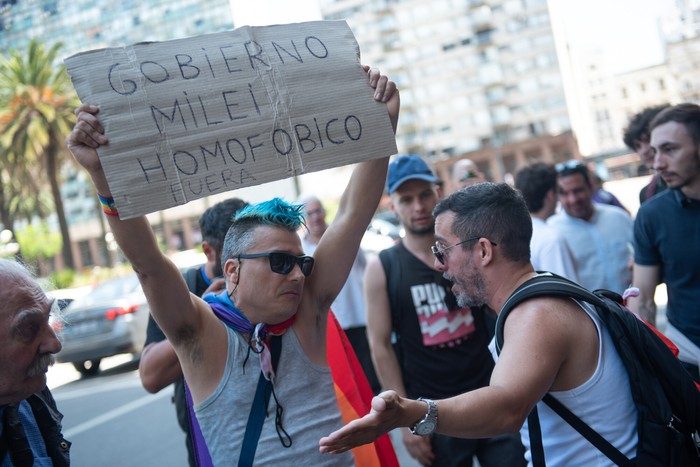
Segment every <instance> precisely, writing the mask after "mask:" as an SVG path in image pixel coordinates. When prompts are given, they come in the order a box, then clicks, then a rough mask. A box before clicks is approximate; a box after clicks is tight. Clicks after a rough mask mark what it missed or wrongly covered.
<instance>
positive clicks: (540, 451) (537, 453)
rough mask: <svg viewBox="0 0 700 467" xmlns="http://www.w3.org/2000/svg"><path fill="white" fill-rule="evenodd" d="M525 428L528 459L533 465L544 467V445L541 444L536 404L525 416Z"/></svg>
mask: <svg viewBox="0 0 700 467" xmlns="http://www.w3.org/2000/svg"><path fill="white" fill-rule="evenodd" d="M527 430H528V433H529V434H530V459H531V460H532V465H533V467H545V463H544V446H542V427H540V417H539V416H538V415H537V405H535V406H534V407H533V408H532V410H531V411H530V415H528V416H527Z"/></svg>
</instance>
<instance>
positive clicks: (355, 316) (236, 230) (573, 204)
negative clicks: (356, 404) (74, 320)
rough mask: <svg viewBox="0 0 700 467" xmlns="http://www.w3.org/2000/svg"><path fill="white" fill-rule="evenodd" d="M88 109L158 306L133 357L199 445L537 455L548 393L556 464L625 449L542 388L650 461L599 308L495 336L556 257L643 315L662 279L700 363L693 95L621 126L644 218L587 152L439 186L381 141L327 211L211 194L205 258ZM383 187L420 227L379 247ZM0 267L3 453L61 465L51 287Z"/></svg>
mask: <svg viewBox="0 0 700 467" xmlns="http://www.w3.org/2000/svg"><path fill="white" fill-rule="evenodd" d="M367 77H368V82H369V84H370V86H371V87H372V88H373V89H374V96H375V99H376V100H377V101H379V102H382V103H384V104H385V105H386V107H387V110H388V114H389V118H390V120H391V123H392V126H393V129H394V131H396V125H397V120H398V115H399V93H398V90H397V88H396V85H395V84H394V83H393V82H392V81H391V80H389V79H388V78H387V77H386V76H384V75H382V74H380V73H379V71H378V70H376V69H368V71H367ZM76 114H77V123H76V124H75V126H74V128H73V130H72V132H71V134H70V135H69V137H68V139H67V146H68V148H69V150H70V151H71V152H72V154H73V156H74V158H75V160H76V161H77V162H78V163H79V164H80V165H81V166H82V167H83V168H84V169H85V170H86V171H87V173H88V174H89V175H90V177H91V180H92V182H93V184H94V187H95V189H96V191H97V193H98V195H99V198H100V201H101V203H102V204H103V206H104V208H105V213H106V214H108V215H107V216H106V217H107V219H108V222H109V226H110V229H111V231H112V232H113V234H114V237H115V240H116V241H117V243H118V244H119V246H120V248H121V250H122V251H123V253H124V255H125V257H126V258H127V259H128V260H129V262H130V263H131V265H132V266H133V268H134V271H135V272H136V274H137V275H138V277H139V280H140V282H141V284H142V287H143V289H144V292H145V294H146V297H147V299H148V302H149V305H150V309H151V313H152V317H151V321H150V323H149V327H148V337H147V341H146V345H145V348H144V351H143V354H142V357H141V363H140V367H139V374H140V377H141V380H142V383H143V385H144V387H145V388H146V389H147V390H148V391H150V392H157V391H160V390H162V389H163V388H165V387H166V386H169V385H171V384H173V383H174V387H175V401H176V411H177V415H178V420H179V422H180V424H181V426H182V428H183V430H184V431H185V433H186V434H187V437H186V444H187V447H188V462H189V464H190V465H193V466H194V465H200V466H201V465H253V463H254V464H255V465H290V464H294V463H306V464H308V465H314V466H316V465H363V463H365V462H370V461H369V460H368V459H372V462H376V463H377V464H374V465H396V463H397V461H396V457H395V455H394V453H393V450H392V448H391V443H390V442H387V441H388V438H386V436H384V435H385V433H387V432H388V431H390V430H393V429H396V428H401V432H400V440H401V442H402V443H403V444H404V445H405V448H406V450H407V452H408V453H409V455H410V456H411V457H413V458H414V459H416V460H417V461H418V462H419V463H420V464H422V465H435V466H451V465H454V466H459V465H472V462H473V459H474V458H476V459H478V462H479V464H480V465H482V466H484V467H488V466H500V465H509V466H517V465H526V464H530V465H532V464H533V457H532V450H531V440H530V437H529V431H528V429H529V428H531V427H528V424H529V423H530V422H529V421H528V420H527V418H528V415H529V414H530V413H531V412H532V411H533V410H536V411H537V413H538V414H539V429H540V430H541V437H542V445H543V449H544V460H546V463H547V464H549V465H574V464H576V465H611V461H610V460H609V459H608V458H607V457H605V455H604V454H603V453H602V452H600V451H598V450H597V449H595V448H594V447H593V446H591V445H590V444H588V442H587V441H586V440H585V439H584V438H583V437H582V436H581V435H580V434H579V433H578V432H576V431H575V430H574V429H573V428H572V427H571V426H569V425H568V424H567V423H566V422H565V421H564V420H563V419H561V418H560V417H559V416H558V415H557V414H556V413H554V412H552V410H551V409H549V408H548V407H547V406H545V405H543V404H542V402H541V400H542V398H543V396H544V395H545V394H551V395H554V396H555V397H556V398H557V399H558V400H559V401H561V402H562V403H563V404H564V405H566V406H567V407H568V408H569V409H570V410H571V411H573V412H576V413H578V414H580V417H581V418H582V419H584V420H585V421H586V423H588V424H589V426H591V427H592V428H593V429H594V430H596V431H597V432H598V433H600V435H601V436H603V437H604V438H605V439H606V440H607V441H609V442H610V443H611V444H613V445H614V446H615V447H616V448H617V449H618V450H619V451H620V452H622V453H623V454H624V455H625V456H627V457H629V458H634V456H635V452H636V449H637V443H638V437H637V425H636V422H637V407H636V405H635V401H634V400H633V398H632V395H631V392H630V382H629V378H628V375H627V370H626V369H625V367H624V365H623V364H622V363H621V358H620V356H619V355H618V353H617V351H616V350H615V347H614V345H613V343H612V342H611V337H610V334H609V332H608V331H607V330H606V328H605V327H604V326H603V325H602V323H601V319H600V317H599V316H598V315H597V313H596V311H595V309H594V308H593V307H591V306H587V305H586V304H584V303H581V302H576V301H573V300H570V299H565V298H557V297H547V296H545V297H538V298H533V299H531V300H528V301H526V302H523V303H521V304H519V305H517V306H516V308H515V309H514V310H513V313H511V314H510V315H509V319H508V320H507V321H506V324H505V328H504V329H505V330H504V333H505V337H506V339H505V340H506V341H507V344H506V345H504V347H503V349H502V350H501V352H500V354H498V355H497V354H496V353H495V351H494V348H493V345H492V344H491V342H492V339H493V335H494V325H495V319H496V316H497V315H498V313H499V311H500V310H501V308H502V306H503V304H504V303H505V302H506V300H507V299H508V297H509V296H511V294H512V293H513V292H514V291H515V290H516V289H517V288H518V287H519V286H520V285H522V284H524V283H525V282H527V281H528V280H530V279H531V278H533V277H535V276H536V275H537V274H538V272H539V271H549V272H554V273H556V274H558V275H561V276H564V277H567V278H569V279H571V280H573V281H574V282H577V283H579V284H581V285H582V286H583V287H585V288H587V289H590V290H593V289H608V290H611V291H613V292H616V293H619V294H622V293H623V292H625V290H626V289H628V288H629V287H630V286H633V287H635V288H636V289H638V291H639V294H638V297H636V298H630V301H629V304H630V307H631V309H632V310H633V311H635V312H637V313H638V314H639V315H640V316H641V317H642V318H644V319H645V320H647V321H649V322H650V323H654V321H655V315H656V306H655V303H654V291H655V288H656V286H657V285H658V284H660V283H665V284H666V286H667V288H668V297H669V299H668V305H667V316H668V321H669V324H668V328H667V329H666V332H667V334H668V336H669V337H670V338H671V339H672V340H673V341H674V343H675V344H676V345H677V346H678V347H679V349H680V354H679V358H680V360H681V361H682V362H683V363H684V365H685V366H686V368H687V369H688V371H689V372H691V374H692V375H693V376H694V378H695V379H696V380H700V374H698V367H699V366H700V313H697V308H698V305H697V304H698V303H700V269H699V268H698V267H697V264H698V262H699V261H700V241H698V239H700V106H697V105H694V104H679V105H675V106H662V107H658V108H653V109H646V110H645V111H643V112H641V113H640V114H638V115H636V116H634V117H633V118H632V119H631V120H630V124H629V127H628V128H627V130H626V132H625V136H624V142H625V144H627V145H628V146H629V147H630V148H631V149H632V150H634V151H635V152H637V153H638V154H639V156H640V159H641V163H642V164H643V165H644V166H646V167H647V168H649V169H650V170H653V171H654V175H653V177H652V179H651V181H650V183H649V185H647V186H645V187H644V189H643V190H642V192H641V193H640V201H641V202H642V203H643V204H642V206H641V208H640V210H639V212H638V213H637V214H636V218H634V219H633V218H632V217H631V216H630V214H629V212H627V211H626V210H625V209H624V208H622V207H620V206H616V205H615V202H614V201H613V199H614V197H612V198H611V197H609V196H607V195H605V193H602V192H600V191H599V187H597V185H596V179H595V174H594V173H592V172H591V171H589V169H588V167H587V166H586V164H585V163H583V162H582V161H578V160H573V161H565V162H561V163H558V164H549V163H545V162H538V163H534V164H532V165H529V166H527V167H523V168H521V170H520V171H519V172H518V173H517V174H516V175H515V178H514V187H513V186H510V185H509V184H507V183H493V182H490V181H488V180H487V177H486V176H485V174H484V173H483V172H481V171H480V170H479V168H478V167H477V165H476V164H474V162H472V161H469V160H466V159H463V160H460V161H458V162H456V163H455V164H454V166H453V168H452V171H451V179H450V180H448V181H447V182H448V183H447V185H445V184H444V183H443V181H442V180H439V179H438V178H437V177H436V176H435V174H434V172H433V171H432V170H431V168H430V167H429V165H428V164H427V163H426V161H425V160H424V159H422V158H421V157H420V156H418V155H400V156H397V157H395V158H394V159H393V160H392V161H391V163H389V156H391V155H390V154H387V155H386V157H383V158H380V159H376V160H371V161H366V162H362V163H360V164H358V165H357V167H356V168H355V169H354V172H353V174H352V176H351V178H350V181H349V183H348V185H347V187H346V188H345V191H344V193H343V195H342V198H341V200H340V205H339V207H338V210H337V213H336V214H335V217H334V219H333V221H332V222H331V223H330V224H327V222H326V211H325V208H324V206H323V204H322V202H321V200H320V199H319V198H318V197H316V196H313V195H309V196H305V197H303V198H302V199H300V200H298V202H297V203H290V202H287V201H284V200H281V199H278V198H275V199H272V200H269V201H266V202H262V203H259V204H255V205H249V204H248V203H246V202H245V201H243V200H240V199H238V198H232V199H230V200H227V201H224V202H222V203H219V204H217V205H215V206H212V207H211V208H209V209H208V210H207V211H206V212H205V213H204V214H203V215H202V217H201V218H200V229H201V231H202V250H203V251H204V253H205V255H206V258H207V262H206V264H204V265H203V266H201V267H198V268H194V269H192V270H190V271H187V272H185V273H184V275H183V274H182V273H181V272H180V271H179V270H178V269H177V267H175V265H174V264H173V263H172V262H171V261H170V260H169V259H168V258H167V257H166V256H165V255H164V254H163V253H162V252H161V251H160V249H159V247H158V243H157V241H156V239H155V236H154V234H153V232H152V230H151V227H150V225H149V223H148V220H147V219H146V217H137V218H134V219H129V220H121V219H120V218H119V217H118V215H114V214H115V213H116V208H115V206H114V202H113V199H112V198H111V193H110V190H109V185H108V183H107V179H106V177H105V174H104V172H103V170H102V167H101V165H100V162H99V158H98V157H97V148H98V147H100V146H102V145H106V144H108V143H109V140H108V137H109V135H108V134H105V130H104V128H103V126H102V125H101V123H100V119H99V109H98V108H97V107H96V106H93V105H90V104H83V105H81V107H80V108H79V109H78V110H77V113H76ZM446 189H449V191H450V193H449V195H446V193H445V191H446ZM384 192H386V194H387V195H388V197H389V201H390V202H389V209H390V210H391V211H392V212H393V213H394V214H395V215H396V217H397V218H398V220H399V221H400V223H401V224H402V226H403V227H404V229H405V236H404V237H403V238H401V239H400V240H399V241H398V243H396V244H395V245H394V246H392V247H390V248H388V249H386V250H384V251H381V252H380V253H379V254H378V255H376V256H369V255H367V254H366V253H365V252H363V251H362V249H361V248H360V240H361V238H362V236H363V234H364V232H365V228H366V226H367V225H368V224H369V222H370V220H371V218H372V216H373V215H374V214H375V212H376V210H377V206H378V204H379V201H380V198H381V197H382V195H383V193H384ZM0 278H1V279H2V284H3V287H2V289H1V290H0V294H1V295H2V298H3V307H2V310H1V315H0V336H1V338H0V346H1V347H0V374H2V375H3V377H2V380H1V381H0V418H1V419H2V424H1V425H0V426H1V429H2V432H1V436H0V464H1V465H2V466H5V465H16V466H20V465H68V464H69V448H70V442H69V441H68V440H65V439H64V438H63V436H62V434H61V419H62V416H61V414H60V412H59V408H58V407H56V404H55V403H54V401H53V398H52V397H51V393H50V391H49V390H48V388H47V387H46V377H45V373H46V371H47V368H48V366H49V365H50V364H51V363H52V362H53V354H55V353H57V352H58V351H59V350H60V348H61V344H60V342H59V340H58V338H57V336H56V334H55V333H54V330H53V329H52V328H51V327H50V326H49V321H48V319H49V314H50V313H52V312H55V311H57V310H56V307H57V305H56V303H57V302H55V301H52V300H51V299H50V298H48V296H47V295H46V293H44V292H43V291H42V290H41V288H40V287H39V285H38V282H37V280H36V279H35V278H34V277H33V276H32V274H31V273H30V272H29V271H28V270H27V269H26V268H25V267H24V266H23V265H21V264H20V263H18V262H16V261H12V260H0ZM164 291H167V292H165V293H164ZM330 313H332V315H331V314H330ZM333 323H337V324H338V326H339V328H341V329H342V333H341V334H342V335H343V336H346V337H347V342H349V346H345V347H343V346H342V345H341V346H340V347H341V348H345V349H346V350H347V352H348V355H345V357H347V358H349V359H350V360H351V361H355V360H356V361H357V362H358V363H359V366H358V367H359V368H360V369H361V371H360V373H359V374H358V375H357V379H358V381H359V382H358V387H360V389H359V391H360V392H363V393H368V394H369V395H370V398H371V396H372V395H375V397H374V398H372V399H371V405H370V400H369V398H367V397H364V399H363V400H364V402H365V404H366V405H365V413H366V412H369V413H368V414H367V415H365V416H364V417H362V418H360V419H357V420H354V421H351V419H348V418H346V416H345V412H344V411H343V410H342V407H343V404H344V402H343V400H340V399H342V398H341V397H340V395H339V391H338V387H339V384H340V383H339V382H338V375H337V374H336V373H335V372H334V369H333V367H332V365H331V364H329V362H330V361H331V360H334V359H335V358H336V355H335V354H334V352H337V348H338V346H336V345H334V344H333V345H332V344H331V343H330V341H331V339H335V337H331V334H332V335H333V336H335V332H334V331H333V332H332V331H331V329H332V328H333ZM342 339H345V337H342ZM363 374H364V376H363ZM365 396H366V394H365ZM357 415H360V416H361V415H364V413H359V414H357ZM354 418H357V417H354ZM348 422H349V423H348ZM518 432H520V436H518V435H517V433H518ZM368 443H369V446H370V449H367V446H365V447H360V446H362V445H366V444H368ZM331 454H332V455H331ZM367 465H369V464H367Z"/></svg>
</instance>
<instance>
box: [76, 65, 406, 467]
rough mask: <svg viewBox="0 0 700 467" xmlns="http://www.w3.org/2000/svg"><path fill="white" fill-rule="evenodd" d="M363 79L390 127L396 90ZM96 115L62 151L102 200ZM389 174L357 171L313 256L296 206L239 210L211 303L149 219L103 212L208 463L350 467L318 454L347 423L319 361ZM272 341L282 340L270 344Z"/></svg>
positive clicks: (84, 113)
mask: <svg viewBox="0 0 700 467" xmlns="http://www.w3.org/2000/svg"><path fill="white" fill-rule="evenodd" d="M367 71H368V78H369V84H370V86H371V87H372V88H374V98H375V100H377V101H379V102H383V103H386V105H387V108H388V111H389V116H390V119H391V123H392V126H393V128H394V131H395V130H396V123H397V119H398V111H399V96H398V91H397V90H396V85H395V84H394V83H393V82H392V81H389V80H388V79H387V78H386V76H383V75H380V73H379V71H378V70H376V69H368V70H367ZM97 112H98V109H97V108H96V107H95V106H91V105H88V104H84V105H82V106H81V107H80V108H79V109H78V111H77V115H78V120H77V123H76V125H75V127H74V128H73V131H72V132H71V134H70V135H69V137H68V139H67V145H68V147H69V149H70V150H71V152H72V153H73V155H74V157H75V158H76V160H77V161H78V162H79V163H80V164H81V165H82V166H83V167H85V168H86V169H87V171H88V172H89V174H90V176H91V177H92V180H93V182H94V184H95V188H96V190H97V192H98V193H99V194H100V195H101V196H102V197H103V198H104V197H107V196H109V193H110V192H109V186H108V184H107V180H106V177H105V175H104V172H103V170H102V168H101V165H100V162H99V159H98V157H97V152H96V148H97V147H98V146H100V145H103V144H107V142H108V141H107V138H106V137H105V135H104V129H103V127H102V125H101V124H100V122H99V120H98V119H97V115H96V114H97ZM387 157H388V155H387ZM386 166H387V158H382V159H377V160H372V161H367V162H363V163H361V164H358V166H357V167H356V168H355V170H354V172H353V174H352V177H351V179H350V182H349V183H348V186H347V187H346V189H345V192H344V193H343V196H342V198H341V202H340V207H339V209H338V213H337V215H336V217H335V220H334V222H333V224H332V225H331V226H330V227H329V229H328V232H326V234H325V235H324V236H323V238H322V239H321V241H320V243H319V245H318V248H317V249H316V252H315V256H314V258H311V257H308V256H304V251H303V250H302V248H301V240H300V238H299V236H298V235H297V233H296V231H297V229H298V227H299V225H300V224H301V216H300V215H299V211H300V208H299V207H298V206H293V205H289V204H287V203H284V202H282V201H281V200H272V201H268V202H265V203H261V204H258V205H255V206H249V207H248V208H246V209H244V210H242V211H240V212H239V213H238V215H237V217H236V219H235V221H234V222H233V223H232V226H231V227H230V230H229V232H228V233H227V236H226V238H225V240H224V249H223V257H222V261H223V272H224V277H225V279H226V291H225V292H224V293H223V294H219V295H214V296H213V297H211V296H210V297H208V302H205V301H203V300H202V299H200V298H199V297H196V296H195V295H193V294H190V293H189V291H188V290H187V286H186V284H185V281H184V279H183V278H182V275H181V274H180V272H179V271H178V269H177V267H175V265H174V264H173V263H172V262H171V261H170V260H168V258H167V257H166V256H164V255H163V254H162V253H161V252H160V250H159V249H158V244H157V242H156V240H155V238H154V235H153V233H152V231H151V228H150V226H149V224H148V221H147V219H146V217H145V216H144V217H139V218H135V219H129V220H120V219H119V218H118V217H117V216H113V215H109V216H107V217H108V219H109V224H110V227H111V229H112V232H113V233H114V235H115V239H116V240H117V243H118V244H119V245H120V247H121V248H122V251H123V252H124V254H125V256H126V257H127V258H128V259H129V261H130V262H131V264H132V266H133V268H134V270H135V271H136V273H137V274H138V276H139V280H140V281H141V284H142V286H143V289H144V292H145V294H146V297H147V298H148V302H149V304H150V307H151V312H152V313H153V316H154V317H155V319H156V321H157V322H158V324H159V325H160V327H161V328H162V329H163V332H164V333H165V335H166V336H167V337H168V339H169V340H170V342H171V343H172V345H173V347H174V348H175V351H176V353H177V356H178V359H179V360H180V364H181V366H182V371H183V374H184V376H185V380H186V382H187V384H188V387H189V390H190V393H191V397H192V400H193V402H194V406H195V413H196V414H197V419H198V421H199V423H200V426H201V429H202V433H203V434H204V440H205V441H206V444H207V447H208V449H209V453H210V454H211V457H212V459H211V460H212V461H213V464H214V465H237V464H240V465H251V464H253V461H254V462H255V464H256V465H294V464H301V463H303V464H305V465H314V466H316V465H352V464H353V456H352V455H343V456H342V457H338V458H330V457H324V456H321V455H320V454H319V451H318V439H319V438H320V437H321V435H322V434H323V433H324V432H327V431H328V428H329V427H336V428H337V427H340V426H341V425H342V418H341V413H340V408H339V406H338V404H337V402H336V396H335V390H334V386H333V381H332V379H331V375H330V370H329V366H328V361H327V358H326V323H327V319H328V310H329V308H330V305H331V303H332V302H333V299H334V298H335V297H336V295H337V294H338V292H339V291H340V289H341V288H342V286H343V284H344V283H345V280H346V278H347V275H348V273H349V271H350V268H351V267H352V263H353V261H354V259H355V255H356V254H357V250H358V248H359V244H360V240H361V238H362V235H363V234H364V231H365V228H366V226H367V225H368V224H369V221H370V219H371V217H372V215H373V214H374V211H375V209H376V207H377V204H378V202H379V198H380V197H381V194H382V188H383V182H384V179H385V177H386ZM212 311H213V312H212ZM224 323H225V324H224ZM268 334H270V335H273V336H274V335H282V334H283V336H282V338H281V339H276V338H272V340H271V341H270V347H268V345H267V343H268V340H267V339H266V336H267V335H268ZM275 342H277V346H276V345H275V344H274V343H275ZM276 347H277V348H278V349H279V357H278V358H276V357H275V354H276V353H277V352H276ZM275 361H276V363H277V365H276V370H275V369H274V367H275ZM261 369H262V370H264V374H265V375H266V377H267V378H268V381H265V378H261V377H260V374H261ZM269 380H271V381H269ZM256 385H257V386H262V387H263V388H264V390H263V391H259V390H257V389H256ZM265 393H267V396H268V397H269V396H271V397H272V399H274V400H270V402H269V405H267V406H266V405H265V404H264V403H263V404H262V406H260V405H259V403H258V401H256V399H257V398H258V395H260V399H264V397H265ZM252 406H255V407H259V408H260V410H259V411H255V410H252V408H251V407H252ZM268 412H269V416H267V417H266V416H265V415H266V413H268ZM254 426H255V427H258V429H259V430H260V431H258V433H259V434H258V435H256V437H259V441H257V442H254V443H253V453H252V457H250V451H249V450H247V448H246V449H244V446H249V444H248V443H247V442H245V438H247V437H248V434H249V433H254V431H253V427H254ZM244 459H247V460H244ZM239 460H240V462H239Z"/></svg>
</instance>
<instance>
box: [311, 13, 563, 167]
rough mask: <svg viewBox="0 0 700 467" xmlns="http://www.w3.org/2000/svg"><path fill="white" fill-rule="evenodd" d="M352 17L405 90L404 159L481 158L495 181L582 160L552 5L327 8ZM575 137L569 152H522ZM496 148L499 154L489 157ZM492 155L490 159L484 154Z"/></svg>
mask: <svg viewBox="0 0 700 467" xmlns="http://www.w3.org/2000/svg"><path fill="white" fill-rule="evenodd" d="M320 5H321V12H322V14H323V17H324V18H325V19H345V20H347V22H348V24H349V25H350V27H351V28H352V30H353V32H354V33H355V36H356V37H357V39H358V42H359V44H360V50H361V53H362V61H363V63H367V64H372V65H377V66H379V67H380V68H381V69H382V70H383V71H385V72H386V73H387V74H388V75H389V76H391V77H392V78H393V79H394V80H395V81H396V82H397V84H398V86H399V88H400V91H401V117H400V119H399V130H398V132H397V140H398V145H399V149H400V150H401V151H402V152H417V153H419V154H422V155H424V156H427V157H429V158H432V159H434V160H435V161H436V162H437V161H441V160H448V161H453V160H455V159H454V156H463V155H465V154H468V153H472V152H474V151H479V153H478V154H477V155H476V156H477V159H480V160H477V161H476V162H477V163H478V164H479V165H480V167H481V168H482V169H483V170H485V171H486V172H487V173H488V174H489V175H490V176H491V177H492V178H494V179H502V177H503V175H505V173H506V172H512V170H511V168H512V167H515V166H516V165H517V163H525V162H526V161H527V160H528V158H530V157H534V158H539V156H542V155H543V154H544V153H545V152H548V153H549V156H550V157H554V156H553V154H554V155H556V154H555V153H557V152H560V153H561V154H559V156H557V157H555V158H568V157H573V156H575V155H576V148H575V141H573V138H572V137H571V136H570V130H571V123H570V120H569V116H568V112H567V106H566V99H565V95H564V87H563V82H562V77H561V73H560V69H559V63H558V58H557V51H556V47H555V42H554V35H553V31H552V25H551V22H550V15H549V10H548V5H547V1H546V0H431V1H426V0H320ZM562 134H564V135H566V134H568V135H569V139H568V140H567V142H566V143H565V144H563V146H561V147H560V148H558V149H557V148H552V147H549V148H548V149H545V148H544V147H542V148H540V149H541V150H540V149H535V152H534V153H531V154H530V155H529V156H528V155H527V154H525V151H524V150H519V149H518V144H519V143H521V142H524V141H528V140H533V139H535V140H538V141H540V142H542V143H543V144H549V143H548V142H547V141H549V140H547V139H546V138H542V137H543V136H557V135H562ZM489 148H490V150H489ZM484 149H486V153H485V154H484V151H483V150H484Z"/></svg>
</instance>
